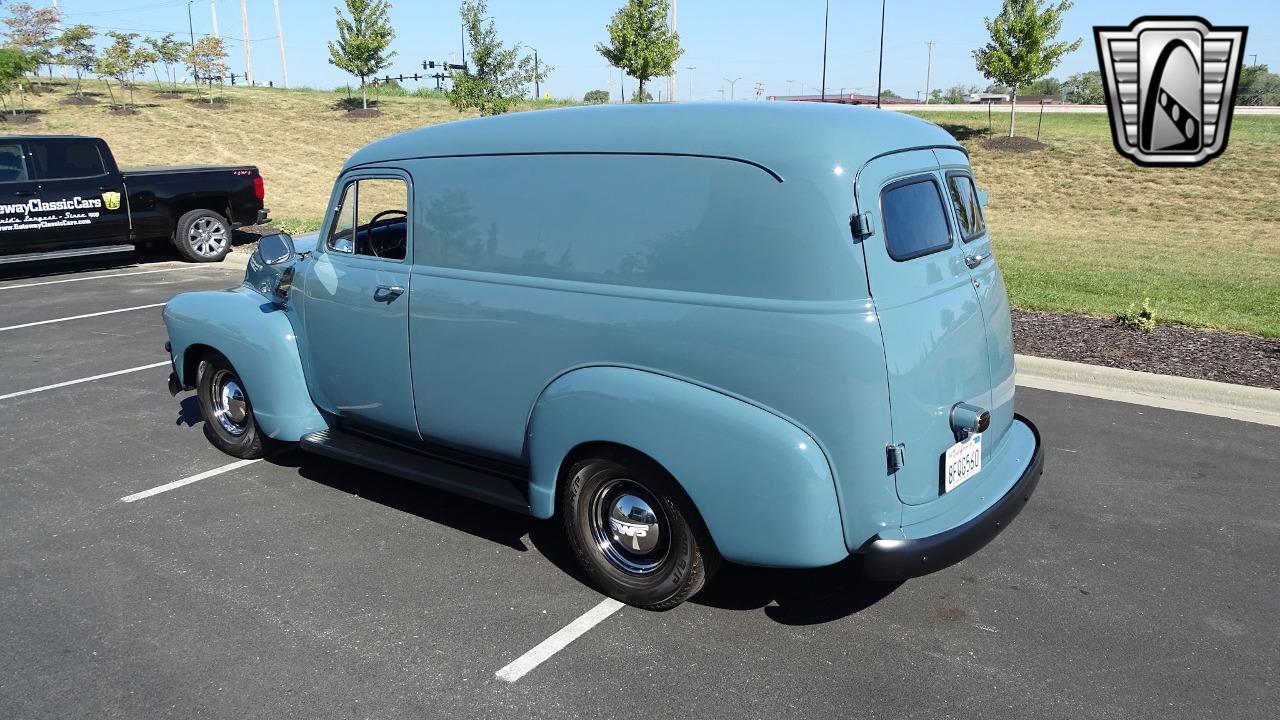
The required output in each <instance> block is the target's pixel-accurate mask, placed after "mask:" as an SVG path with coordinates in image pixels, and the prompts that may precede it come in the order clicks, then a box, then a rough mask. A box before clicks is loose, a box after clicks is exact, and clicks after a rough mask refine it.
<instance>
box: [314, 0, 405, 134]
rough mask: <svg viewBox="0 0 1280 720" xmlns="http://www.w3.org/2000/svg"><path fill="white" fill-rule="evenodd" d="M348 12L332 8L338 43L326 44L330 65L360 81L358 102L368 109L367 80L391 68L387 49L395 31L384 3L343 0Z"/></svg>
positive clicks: (373, 0)
mask: <svg viewBox="0 0 1280 720" xmlns="http://www.w3.org/2000/svg"><path fill="white" fill-rule="evenodd" d="M346 5H347V13H348V14H349V15H350V16H351V17H349V18H348V17H346V16H345V15H343V14H342V8H339V7H335V8H334V9H333V11H334V12H335V13H337V15H338V41H337V42H336V43H335V42H333V41H330V42H329V64H331V65H335V66H337V67H338V68H340V69H342V70H346V71H347V72H349V73H351V74H352V75H355V76H356V77H358V78H360V100H361V104H362V106H363V107H364V108H365V109H366V110H367V109H369V93H368V91H367V81H368V79H369V78H370V77H373V76H374V75H375V74H376V73H377V72H378V71H379V70H384V69H386V68H388V67H391V58H393V57H395V56H396V54H395V53H394V52H391V53H389V52H387V47H389V46H390V45H391V41H392V40H394V39H395V37H396V31H395V29H394V28H392V27H391V21H390V20H388V19H387V13H388V12H389V11H390V10H391V3H390V2H388V1H387V0H346Z"/></svg>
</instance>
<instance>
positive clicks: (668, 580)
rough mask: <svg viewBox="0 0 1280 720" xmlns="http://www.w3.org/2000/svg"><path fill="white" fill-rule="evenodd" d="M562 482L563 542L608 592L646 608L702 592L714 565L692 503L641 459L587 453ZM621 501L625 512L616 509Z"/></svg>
mask: <svg viewBox="0 0 1280 720" xmlns="http://www.w3.org/2000/svg"><path fill="white" fill-rule="evenodd" d="M562 487H563V490H562V493H563V494H562V495H561V500H562V504H561V508H562V516H563V519H564V527H565V532H566V534H567V535H568V538H569V545H570V547H572V548H573V553H574V555H575V556H577V558H578V562H579V564H581V565H582V568H583V569H584V570H586V572H587V575H588V576H590V578H591V579H592V581H594V582H595V583H596V585H597V586H598V587H599V588H600V589H601V590H603V591H604V592H605V594H607V595H609V596H610V597H613V598H616V599H618V600H621V601H622V602H625V603H627V604H628V605H634V606H636V607H639V608H644V609H647V610H666V609H669V608H673V607H675V606H677V605H679V604H680V603H682V602H684V601H685V600H686V599H688V598H689V597H691V596H693V595H694V594H695V593H697V592H698V591H699V590H701V589H702V586H703V585H704V584H705V583H706V582H707V580H709V579H710V577H711V575H712V574H714V572H715V568H716V567H717V566H718V565H719V555H718V554H717V553H716V549H715V545H714V544H713V543H712V542H711V539H710V537H709V536H708V534H707V533H706V531H705V529H704V528H703V526H702V522H701V519H700V518H699V517H698V515H697V511H696V510H694V509H693V506H692V503H690V502H689V500H688V498H687V497H686V496H685V494H684V492H683V491H682V490H681V489H680V488H679V486H678V485H677V484H676V482H675V480H674V479H672V478H671V476H670V475H668V474H667V473H666V472H664V471H663V470H662V468H660V467H657V466H656V465H655V464H654V463H652V462H650V461H648V460H647V459H645V458H642V457H639V456H634V455H631V454H629V453H620V452H600V453H592V457H587V458H584V459H582V460H579V461H578V462H575V463H574V464H573V465H572V467H570V468H569V472H568V473H567V475H566V477H565V478H564V483H563V485H562ZM633 500H638V501H640V505H636V504H634V503H633V502H632V501H633ZM624 506H625V507H630V508H632V512H622V508H623V507H624ZM628 520H630V521H632V522H628ZM650 521H652V522H650ZM655 528H656V532H655V531H654V529H655ZM628 545H629V546H630V547H628Z"/></svg>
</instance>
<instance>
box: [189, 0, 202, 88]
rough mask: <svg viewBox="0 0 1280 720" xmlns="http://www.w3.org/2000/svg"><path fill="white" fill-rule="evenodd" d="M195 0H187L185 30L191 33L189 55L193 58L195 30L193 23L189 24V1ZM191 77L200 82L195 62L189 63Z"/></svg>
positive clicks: (193, 0)
mask: <svg viewBox="0 0 1280 720" xmlns="http://www.w3.org/2000/svg"><path fill="white" fill-rule="evenodd" d="M195 1H196V0H187V32H188V33H190V34H191V57H192V59H193V60H194V59H195V55H196V30H195V25H192V24H191V3H193V2H195ZM191 78H192V79H193V80H195V82H196V84H197V85H199V84H200V76H199V75H198V74H196V64H195V63H194V62H193V63H191Z"/></svg>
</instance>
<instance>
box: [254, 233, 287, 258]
mask: <svg viewBox="0 0 1280 720" xmlns="http://www.w3.org/2000/svg"><path fill="white" fill-rule="evenodd" d="M293 252H294V251H293V238H291V237H289V233H283V232H282V233H276V234H275V235H266V236H264V237H262V238H261V239H259V240H258V255H259V256H260V257H261V258H262V262H263V264H265V265H279V264H280V263H283V262H288V261H289V260H290V259H292V258H293Z"/></svg>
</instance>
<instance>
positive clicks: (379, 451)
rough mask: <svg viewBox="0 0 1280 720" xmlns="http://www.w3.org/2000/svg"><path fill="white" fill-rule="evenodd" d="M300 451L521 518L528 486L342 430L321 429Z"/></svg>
mask: <svg viewBox="0 0 1280 720" xmlns="http://www.w3.org/2000/svg"><path fill="white" fill-rule="evenodd" d="M301 445H302V449H303V450H306V451H307V452H312V453H315V454H317V455H323V456H325V457H329V458H333V459H335V460H342V461H343V462H349V463H351V464H352V465H359V466H361V467H365V468H368V469H370V470H376V471H378V472H381V473H386V474H387V475H394V476H396V477H402V478H405V479H406V480H413V481H415V482H420V483H422V484H424V485H430V486H432V487H436V488H440V489H441V490H448V491H449V492H451V493H456V494H458V495H463V496H466V497H469V498H472V499H473V500H479V501H481V502H484V503H488V504H490V505H496V506H498V507H501V508H504V509H506V510H511V511H514V512H518V513H521V514H524V515H530V514H532V512H533V511H532V510H530V508H529V496H528V493H527V483H525V482H521V481H518V480H515V479H512V478H507V477H503V476H500V475H493V474H490V473H486V472H481V471H479V470H474V469H472V468H469V467H463V466H461V465H457V464H455V463H452V462H448V461H446V460H441V459H439V458H436V457H433V456H430V455H425V454H423V453H419V452H414V451H413V450H408V449H405V448H403V447H399V446H396V445H391V444H388V443H384V442H379V441H378V440H373V439H371V438H368V437H365V436H363V435H357V434H355V433H351V432H345V431H343V430H321V431H320V432H314V433H311V434H310V435H306V436H304V437H303V438H302V440H301Z"/></svg>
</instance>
